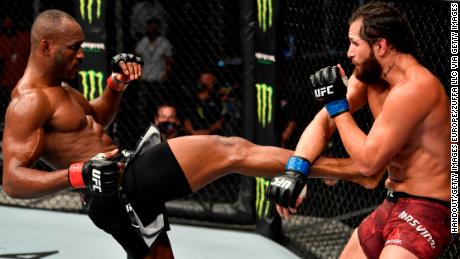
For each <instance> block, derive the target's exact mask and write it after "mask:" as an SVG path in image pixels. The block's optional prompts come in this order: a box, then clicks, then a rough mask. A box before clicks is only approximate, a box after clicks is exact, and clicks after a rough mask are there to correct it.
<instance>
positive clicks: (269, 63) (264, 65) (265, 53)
mask: <svg viewBox="0 0 460 259" xmlns="http://www.w3.org/2000/svg"><path fill="white" fill-rule="evenodd" d="M256 6H257V13H256V16H257V28H256V37H255V39H256V40H255V59H256V64H255V84H254V87H255V93H256V96H255V98H256V100H255V101H256V104H257V106H256V109H257V110H256V112H257V116H256V118H257V123H256V127H255V131H256V133H255V139H254V141H255V142H256V143H257V144H261V145H277V144H278V138H279V137H278V136H277V131H276V127H275V121H276V118H275V116H276V115H275V114H276V109H277V105H276V97H277V88H276V85H275V65H276V58H275V52H276V26H275V25H276V23H277V18H278V11H279V2H278V0H257V5H256Z"/></svg>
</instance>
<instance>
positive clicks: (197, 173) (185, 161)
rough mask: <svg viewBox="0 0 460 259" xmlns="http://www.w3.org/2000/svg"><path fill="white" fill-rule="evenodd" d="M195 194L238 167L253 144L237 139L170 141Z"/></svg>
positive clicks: (212, 138)
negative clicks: (233, 167)
mask: <svg viewBox="0 0 460 259" xmlns="http://www.w3.org/2000/svg"><path fill="white" fill-rule="evenodd" d="M168 144H169V146H170V148H171V150H172V152H173V154H174V156H175V157H176V160H177V162H178V163H179V165H180V166H181V168H182V170H183V171H184V174H185V176H186V178H187V180H188V182H189V184H190V187H191V188H192V190H193V191H196V190H197V189H199V188H201V187H202V186H204V185H206V184H207V183H209V182H211V181H212V180H214V179H216V178H218V177H220V176H222V175H223V174H224V173H225V172H228V171H229V170H231V168H232V166H237V165H238V163H239V161H242V159H243V158H244V156H245V154H244V152H245V150H246V149H247V148H248V147H250V146H252V145H253V144H252V143H250V142H249V141H247V140H244V139H242V138H238V137H221V136H214V135H204V136H186V137H180V138H173V139H170V140H168Z"/></svg>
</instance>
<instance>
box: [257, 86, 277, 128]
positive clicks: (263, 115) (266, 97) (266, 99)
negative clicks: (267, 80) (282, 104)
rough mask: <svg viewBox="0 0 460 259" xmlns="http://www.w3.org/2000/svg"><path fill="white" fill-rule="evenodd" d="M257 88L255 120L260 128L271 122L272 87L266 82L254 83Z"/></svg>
mask: <svg viewBox="0 0 460 259" xmlns="http://www.w3.org/2000/svg"><path fill="white" fill-rule="evenodd" d="M256 88H257V121H258V122H259V124H260V125H262V128H265V126H267V125H268V124H270V123H271V122H272V111H273V105H272V99H273V87H272V86H271V85H267V84H256Z"/></svg>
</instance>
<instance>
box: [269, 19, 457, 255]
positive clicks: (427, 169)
mask: <svg viewBox="0 0 460 259" xmlns="http://www.w3.org/2000/svg"><path fill="white" fill-rule="evenodd" d="M361 27H362V19H358V20H356V21H354V22H353V23H351V25H350V28H349V35H348V37H349V39H350V47H349V49H348V53H347V54H348V57H349V58H350V59H351V61H352V63H353V64H354V65H355V70H354V74H353V75H352V76H351V77H350V79H349V81H348V89H347V100H348V102H349V105H350V112H345V113H342V114H340V115H338V116H337V117H335V118H334V119H330V118H329V116H328V114H327V112H326V110H325V109H322V110H321V111H320V112H319V113H318V114H317V115H316V116H315V118H314V120H313V121H312V122H311V123H310V124H309V126H308V127H307V128H306V129H305V131H304V133H303V134H302V136H301V139H300V141H299V143H298V145H297V147H296V150H295V154H296V155H299V156H302V157H305V158H307V159H309V160H314V159H315V158H316V157H318V156H319V155H320V154H321V152H322V150H323V149H324V147H325V145H326V143H327V141H328V140H329V138H330V137H331V135H332V133H333V132H334V131H335V130H336V129H337V130H338V131H339V134H340V138H341V140H342V142H343V144H344V146H345V149H346V150H347V152H348V154H349V155H350V157H351V158H352V159H353V161H354V163H355V165H356V167H357V168H358V171H359V172H360V173H361V174H362V175H363V176H365V177H366V176H375V175H379V174H381V172H382V170H384V169H388V178H387V179H386V181H385V185H386V186H387V187H388V188H390V189H391V190H393V191H397V192H406V193H409V194H412V195H416V196H423V197H430V198H434V199H438V200H442V201H449V200H450V169H449V168H450V167H449V166H450V159H449V158H450V153H449V148H450V145H449V134H450V128H449V116H450V113H449V101H448V96H447V95H446V93H445V90H444V87H443V86H442V84H441V83H440V81H439V80H438V79H437V78H436V77H435V76H434V75H433V74H432V73H431V72H430V71H428V70H427V69H426V68H425V67H423V66H422V65H421V64H420V63H419V62H418V61H417V60H416V59H415V58H414V57H413V56H412V55H410V54H404V53H401V52H398V51H396V50H395V49H393V48H392V46H391V44H389V43H388V42H387V41H386V39H384V38H381V39H379V40H377V41H376V43H374V44H373V45H370V46H369V44H368V43H367V42H366V41H365V40H363V39H362V38H361V37H360V30H361ZM372 60H374V61H375V62H378V64H379V65H380V66H381V68H382V72H381V75H380V78H379V79H378V81H377V82H376V83H371V84H369V83H368V84H365V83H363V82H362V81H360V80H358V79H357V75H359V74H360V73H362V72H363V71H365V68H368V67H366V66H368V64H369V61H372ZM341 73H342V75H343V76H344V72H343V70H342V71H341ZM366 103H368V104H369V107H370V109H371V112H372V114H373V117H374V123H373V125H372V128H371V130H370V132H369V133H368V134H367V135H366V134H365V133H364V132H363V131H362V130H361V129H360V128H359V127H358V125H357V124H356V122H355V121H354V119H353V117H352V115H351V113H353V112H354V111H356V110H358V109H359V108H361V107H362V106H363V105H364V104H366ZM277 209H278V212H279V213H280V214H281V215H283V216H284V217H288V216H289V214H290V212H292V208H291V209H289V208H281V207H279V206H277ZM380 256H381V257H380V258H416V256H415V255H414V254H413V253H411V252H410V251H408V250H406V249H404V248H403V247H400V246H396V245H388V246H385V247H384V249H383V251H382V253H381V255H380ZM341 258H366V257H365V255H364V252H363V250H362V248H361V246H360V243H359V240H358V235H357V231H356V230H355V231H354V233H353V235H352V237H351V238H350V241H349V242H348V244H347V246H346V247H345V249H344V250H343V252H342V254H341Z"/></svg>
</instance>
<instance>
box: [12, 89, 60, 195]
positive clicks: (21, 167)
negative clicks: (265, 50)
mask: <svg viewBox="0 0 460 259" xmlns="http://www.w3.org/2000/svg"><path fill="white" fill-rule="evenodd" d="M51 115H52V112H51V108H50V105H49V104H48V101H47V99H46V96H45V95H44V94H41V93H39V92H37V91H30V92H29V93H26V94H24V95H22V96H20V97H16V98H13V100H12V101H11V103H10V105H9V106H8V109H7V111H6V116H5V131H4V134H3V162H4V163H3V190H4V191H5V193H7V194H8V195H9V196H11V197H13V198H34V197H39V196H43V195H47V194H50V193H53V192H56V191H59V190H62V189H65V188H67V187H69V180H68V174H67V170H59V171H54V172H45V171H40V170H35V169H31V168H30V166H31V165H32V164H33V163H34V162H35V161H36V160H37V159H38V157H39V155H40V153H41V152H42V150H43V141H44V130H43V124H44V123H45V122H46V121H47V120H48V119H49V118H50V117H51Z"/></svg>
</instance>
